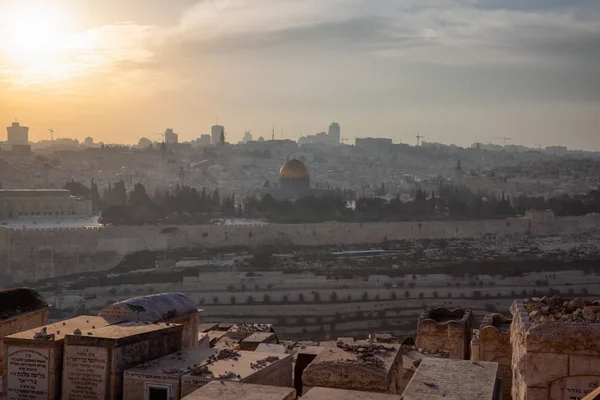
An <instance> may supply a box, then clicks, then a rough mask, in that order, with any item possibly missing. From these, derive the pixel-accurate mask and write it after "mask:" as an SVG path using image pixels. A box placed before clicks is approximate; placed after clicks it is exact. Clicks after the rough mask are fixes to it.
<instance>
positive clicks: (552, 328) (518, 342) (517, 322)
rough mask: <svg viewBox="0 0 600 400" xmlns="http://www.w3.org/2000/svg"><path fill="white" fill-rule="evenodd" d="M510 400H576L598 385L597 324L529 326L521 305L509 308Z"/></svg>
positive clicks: (599, 335) (599, 342)
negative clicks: (511, 379)
mask: <svg viewBox="0 0 600 400" xmlns="http://www.w3.org/2000/svg"><path fill="white" fill-rule="evenodd" d="M511 313H512V315H513V322H512V325H511V332H510V335H511V339H510V340H511V343H512V352H513V354H512V369H513V383H512V398H513V400H547V399H560V400H562V399H565V400H571V399H573V400H579V399H582V398H583V397H584V396H585V395H586V394H588V393H591V392H592V391H594V390H595V389H596V388H597V387H598V383H599V382H600V324H597V323H596V324H592V323H587V322H582V323H575V322H562V321H560V322H552V323H541V324H537V325H536V324H533V323H532V321H530V318H529V314H528V312H527V310H526V309H525V308H524V307H523V301H515V302H514V303H513V305H512V307H511Z"/></svg>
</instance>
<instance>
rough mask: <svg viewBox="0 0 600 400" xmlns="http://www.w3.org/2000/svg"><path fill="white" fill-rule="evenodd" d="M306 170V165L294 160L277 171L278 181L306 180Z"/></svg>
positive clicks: (307, 176)
mask: <svg viewBox="0 0 600 400" xmlns="http://www.w3.org/2000/svg"><path fill="white" fill-rule="evenodd" d="M308 178H309V175H308V169H306V165H304V163H303V162H302V161H300V160H296V159H295V158H294V159H292V160H289V161H287V162H286V163H285V164H283V167H281V169H280V170H279V179H308Z"/></svg>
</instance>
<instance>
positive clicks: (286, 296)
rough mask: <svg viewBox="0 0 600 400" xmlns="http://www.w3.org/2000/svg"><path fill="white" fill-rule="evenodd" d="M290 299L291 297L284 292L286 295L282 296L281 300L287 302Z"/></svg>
mask: <svg viewBox="0 0 600 400" xmlns="http://www.w3.org/2000/svg"><path fill="white" fill-rule="evenodd" d="M288 300H289V297H288V295H287V294H284V295H283V296H282V297H281V301H282V302H283V303H287V302H288Z"/></svg>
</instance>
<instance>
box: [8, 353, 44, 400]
mask: <svg viewBox="0 0 600 400" xmlns="http://www.w3.org/2000/svg"><path fill="white" fill-rule="evenodd" d="M6 396H7V397H6V398H7V400H46V399H47V398H48V349H47V348H46V349H34V348H23V347H12V346H11V347H10V348H9V349H8V368H7V387H6Z"/></svg>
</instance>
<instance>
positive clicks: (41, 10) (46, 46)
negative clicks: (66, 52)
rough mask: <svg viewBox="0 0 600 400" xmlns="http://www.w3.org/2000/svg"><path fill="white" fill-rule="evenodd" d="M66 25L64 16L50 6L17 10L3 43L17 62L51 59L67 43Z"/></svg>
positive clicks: (10, 56) (5, 51)
mask: <svg viewBox="0 0 600 400" xmlns="http://www.w3.org/2000/svg"><path fill="white" fill-rule="evenodd" d="M65 24H66V19H65V18H64V15H63V14H62V13H61V12H60V11H59V10H56V9H53V8H50V7H29V8H27V9H16V10H14V11H13V12H11V13H10V15H9V16H8V24H6V25H5V29H6V32H3V34H2V38H3V39H2V42H4V43H0V46H1V45H2V44H3V46H2V47H3V53H4V54H5V56H6V57H7V58H8V59H10V60H12V61H14V62H16V63H22V62H30V61H33V60H40V59H48V57H53V56H54V55H55V54H56V53H57V52H58V51H60V49H61V47H62V46H64V41H65V40H66V32H65Z"/></svg>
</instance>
